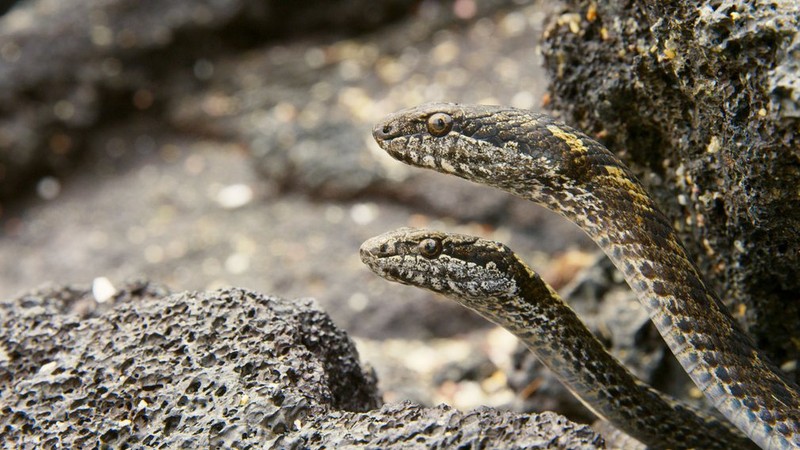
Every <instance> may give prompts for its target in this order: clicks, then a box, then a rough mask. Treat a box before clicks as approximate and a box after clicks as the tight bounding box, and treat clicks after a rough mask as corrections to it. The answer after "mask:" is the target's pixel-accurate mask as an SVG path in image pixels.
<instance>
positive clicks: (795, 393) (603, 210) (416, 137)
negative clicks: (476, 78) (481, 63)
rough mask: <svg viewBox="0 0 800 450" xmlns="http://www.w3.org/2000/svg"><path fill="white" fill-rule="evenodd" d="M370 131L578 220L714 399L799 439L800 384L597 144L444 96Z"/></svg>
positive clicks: (734, 414)
mask: <svg viewBox="0 0 800 450" xmlns="http://www.w3.org/2000/svg"><path fill="white" fill-rule="evenodd" d="M373 136H374V138H375V140H376V141H377V142H378V144H379V145H380V146H381V147H382V148H383V149H384V150H385V151H387V152H388V153H389V154H390V155H391V156H393V157H394V158H395V159H398V160H400V161H402V162H405V163H407V164H410V165H413V166H419V167H425V168H429V169H434V170H437V171H439V172H443V173H448V174H452V175H456V176H459V177H462V178H466V179H468V180H471V181H475V182H478V183H481V184H485V185H489V186H494V187H497V188H500V189H503V190H506V191H508V192H510V193H512V194H516V195H518V196H521V197H523V198H526V199H528V200H531V201H533V202H536V203H538V204H541V205H543V206H545V207H547V208H549V209H551V210H553V211H555V212H557V213H559V214H561V215H563V216H565V217H566V218H567V219H569V220H571V221H572V222H574V223H576V224H577V225H578V226H580V227H581V228H582V229H583V230H584V231H585V232H586V233H587V234H588V235H589V236H590V237H591V238H592V239H593V240H594V241H595V242H596V243H597V244H598V245H599V246H600V248H602V249H603V251H604V252H605V253H606V254H607V255H608V256H609V258H610V259H611V261H612V262H613V263H614V264H615V265H616V266H617V268H619V269H620V271H621V272H622V274H623V275H624V276H625V279H626V280H627V282H628V284H629V285H630V286H631V288H632V289H633V290H634V291H635V292H636V294H637V297H638V298H639V300H640V301H641V303H642V304H643V306H644V307H645V308H646V310H647V311H648V313H649V315H650V318H651V319H652V321H653V322H654V323H655V325H656V328H657V329H658V330H659V332H660V333H661V335H662V336H663V338H664V340H665V342H666V343H667V345H668V346H669V348H670V350H671V351H672V352H673V353H674V354H675V356H676V357H677V359H678V361H679V363H680V364H681V365H682V366H683V368H684V370H686V372H687V373H688V374H689V376H690V377H691V379H692V380H693V381H694V383H695V384H696V385H697V386H698V388H699V389H700V390H701V391H702V392H703V393H704V394H705V396H706V397H707V398H708V399H709V400H710V401H711V402H712V404H713V405H714V406H715V407H716V408H717V409H718V410H719V411H720V412H721V413H722V414H723V415H724V416H725V417H727V418H728V420H730V421H731V422H732V423H733V424H735V425H736V426H737V427H738V428H739V429H740V430H742V432H744V433H745V434H746V435H747V436H748V437H750V439H752V440H753V441H754V442H755V443H757V444H758V445H759V446H760V447H762V448H769V449H784V448H800V389H798V387H797V385H795V384H794V383H793V382H791V381H790V380H788V378H786V377H785V376H783V375H782V374H781V372H780V370H779V369H778V368H777V367H776V366H775V365H774V364H772V363H771V362H770V361H769V360H768V359H767V358H766V357H765V356H763V355H762V354H761V353H760V352H759V350H758V349H757V347H756V346H755V344H754V342H753V341H752V339H751V338H750V337H749V336H748V335H747V334H746V333H745V332H744V331H743V330H742V329H741V328H740V326H739V324H738V323H737V322H736V320H735V319H734V318H733V317H732V316H731V314H730V312H728V310H727V309H726V308H725V306H724V305H723V304H722V302H721V301H720V299H719V297H718V296H717V295H716V294H715V293H714V292H713V291H712V290H711V289H709V288H708V287H707V286H706V284H705V282H704V281H703V278H702V276H701V275H700V273H699V271H698V269H697V268H696V266H695V265H694V263H692V261H691V260H690V259H689V257H688V255H687V252H686V250H685V248H684V247H683V244H682V243H681V242H680V240H679V239H678V237H677V235H676V233H675V231H674V230H673V229H672V226H671V224H670V222H669V220H668V219H667V217H666V216H665V215H664V214H663V213H662V212H661V211H660V210H659V209H658V208H657V207H656V205H655V203H654V202H653V200H652V199H651V198H650V196H649V195H648V194H647V192H646V191H645V189H644V188H643V187H642V185H641V184H640V183H639V182H638V181H637V180H636V178H635V177H634V176H633V174H632V173H631V172H630V170H629V169H628V168H627V167H626V166H625V165H624V164H623V163H622V162H621V161H620V160H619V159H618V158H617V157H615V156H614V155H613V154H612V153H611V152H609V151H608V150H607V149H606V148H605V147H603V146H602V145H601V144H600V143H598V142H597V141H595V140H593V139H591V138H589V137H588V136H586V135H585V134H583V133H581V132H580V131H578V130H575V129H573V128H571V127H568V126H567V125H564V124H563V123H560V122H558V121H556V120H555V119H553V118H551V117H548V116H546V115H543V114H536V113H532V112H530V111H526V110H519V109H515V108H509V107H499V106H482V105H455V104H445V103H435V104H427V105H422V106H419V107H415V108H410V109H406V110H403V111H400V112H397V113H394V114H392V115H390V116H388V117H386V118H385V119H384V120H382V121H381V122H380V123H378V124H377V125H376V126H375V128H374V129H373ZM632 420H636V418H632Z"/></svg>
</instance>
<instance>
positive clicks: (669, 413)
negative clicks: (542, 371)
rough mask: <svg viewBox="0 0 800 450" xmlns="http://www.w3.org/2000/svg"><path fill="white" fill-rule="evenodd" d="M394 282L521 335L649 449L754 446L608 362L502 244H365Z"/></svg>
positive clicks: (438, 239) (444, 237)
mask: <svg viewBox="0 0 800 450" xmlns="http://www.w3.org/2000/svg"><path fill="white" fill-rule="evenodd" d="M360 253H361V260H362V261H363V262H364V264H366V265H367V266H368V267H369V268H370V269H372V271H374V272H375V273H376V274H378V275H380V276H382V277H383V278H386V279H388V280H391V281H397V282H400V283H403V284H408V285H413V286H417V287H422V288H425V289H428V290H431V291H434V292H438V293H440V294H444V295H445V296H447V297H450V298H452V299H454V300H455V301H457V302H458V303H460V304H462V305H463V306H466V307H467V308H470V309H472V310H474V311H476V312H478V313H479V314H481V315H482V316H484V317H485V318H487V319H489V320H490V321H492V322H494V323H496V324H498V325H500V326H502V327H504V328H506V329H507V330H509V331H510V332H511V333H513V334H514V335H515V336H517V337H518V338H519V339H520V340H521V341H522V342H523V343H524V344H525V345H526V346H527V347H528V348H529V349H530V350H531V351H532V352H533V353H534V354H536V355H537V357H538V358H539V359H540V360H541V361H542V362H543V363H544V364H545V365H546V366H547V367H548V368H550V369H551V370H552V371H553V372H554V373H555V374H556V375H557V376H558V378H559V379H560V380H561V381H562V382H563V383H564V384H565V385H566V386H568V387H569V388H570V390H571V391H572V392H573V393H575V394H576V395H577V396H578V397H579V398H581V399H582V401H583V402H584V403H585V404H587V406H589V408H590V409H591V410H592V411H593V412H595V414H596V415H598V416H599V417H601V418H602V419H605V420H607V421H609V422H611V423H613V424H614V425H615V426H616V427H617V428H619V429H621V430H623V431H625V432H626V433H627V434H629V435H630V436H632V437H634V438H636V439H637V440H639V441H640V442H642V443H644V444H646V445H647V446H648V448H702V449H734V448H735V449H739V448H753V447H754V445H753V443H752V442H750V441H749V440H748V439H747V438H745V437H744V435H742V434H740V433H739V432H738V430H736V428H734V427H733V426H731V425H730V424H728V423H726V422H720V421H719V420H717V419H715V418H712V417H710V416H707V415H704V414H702V413H699V412H697V411H695V410H694V409H692V408H691V407H688V406H686V405H684V404H681V403H679V402H677V401H675V400H673V399H671V398H669V397H667V396H665V395H664V394H661V393H660V392H658V391H656V390H654V389H652V388H651V387H649V386H648V385H646V384H644V383H643V382H641V381H640V380H639V379H638V378H636V377H635V376H634V375H633V374H631V373H630V372H629V371H628V370H627V369H626V368H625V367H624V366H623V365H622V364H621V363H619V362H618V361H617V360H616V359H614V357H613V356H611V355H610V354H609V353H608V352H607V351H606V350H605V348H604V347H603V344H601V343H600V341H599V340H597V338H595V337H594V335H593V334H592V333H591V331H589V329H588V328H586V326H585V325H584V324H583V322H582V321H581V320H580V319H579V318H578V316H577V315H576V314H575V312H574V311H573V310H572V309H571V308H570V307H569V306H567V305H566V304H565V303H564V302H563V301H562V300H561V298H560V297H559V296H558V294H557V293H556V292H555V291H554V290H553V289H552V288H550V286H549V285H547V284H546V283H545V282H544V281H542V279H541V278H540V277H539V275H537V274H536V273H535V272H533V271H532V270H531V269H530V268H528V266H527V265H525V263H524V262H522V260H520V259H519V258H518V257H517V256H516V255H515V254H514V253H513V252H512V251H511V250H510V249H509V248H508V247H506V246H505V245H503V244H501V243H498V242H493V241H489V240H486V239H480V238H477V237H473V236H466V235H460V234H446V233H442V232H437V231H429V230H420V229H411V228H401V229H399V230H396V231H391V232H388V233H384V234H382V235H380V236H376V237H374V238H372V239H369V240H368V241H366V242H364V244H363V245H362V246H361V252H360Z"/></svg>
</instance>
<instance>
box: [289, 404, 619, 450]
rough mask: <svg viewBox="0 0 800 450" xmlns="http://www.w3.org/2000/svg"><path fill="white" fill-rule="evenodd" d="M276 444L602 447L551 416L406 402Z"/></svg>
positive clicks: (332, 421)
mask: <svg viewBox="0 0 800 450" xmlns="http://www.w3.org/2000/svg"><path fill="white" fill-rule="evenodd" d="M277 444H280V445H281V446H282V447H289V446H290V445H297V446H299V447H301V448H331V447H332V446H336V447H341V446H344V448H398V449H410V448H414V449H450V448H504V449H545V448H546V449H551V448H555V449H597V448H605V445H604V441H603V439H602V438H601V437H600V436H599V435H598V434H597V433H596V432H595V431H594V430H592V429H591V427H589V426H587V425H576V424H574V423H572V422H569V421H568V420H566V419H565V418H564V417H562V416H559V415H557V414H554V413H549V412H546V413H542V414H531V415H528V414H518V413H513V412H509V411H498V410H495V409H492V408H485V407H481V408H478V409H475V410H473V411H470V412H467V413H463V412H459V411H457V410H454V409H453V408H450V407H449V406H446V405H440V406H437V407H435V408H423V407H420V406H417V405H414V404H411V403H408V402H402V403H399V404H389V405H384V406H383V407H382V408H381V409H379V410H375V411H370V412H368V413H348V412H344V413H343V412H335V413H332V414H331V415H330V416H329V417H325V418H322V419H321V420H318V421H314V422H312V424H311V425H310V426H309V427H308V430H306V431H301V432H299V433H297V435H295V436H291V439H289V438H287V439H285V440H281V441H278V442H277Z"/></svg>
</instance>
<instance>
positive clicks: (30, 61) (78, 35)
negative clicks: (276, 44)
mask: <svg viewBox="0 0 800 450" xmlns="http://www.w3.org/2000/svg"><path fill="white" fill-rule="evenodd" d="M412 3H413V2H412V1H410V0H391V1H387V2H380V3H374V2H369V1H367V0H355V1H353V0H336V1H320V0H317V1H309V2H303V3H302V4H296V5H295V4H292V5H291V6H288V5H287V4H285V2H281V1H268V2H262V1H254V0H223V1H217V0H201V1H190V0H176V1H170V2H158V1H149V2H142V1H137V0H110V1H106V0H87V1H82V2H78V3H68V2H61V1H58V0H29V1H27V2H20V4H18V5H16V7H15V8H14V9H13V10H11V11H9V12H8V13H7V14H5V15H3V16H2V17H0V199H2V198H4V197H9V196H12V195H14V194H15V193H16V192H17V188H18V187H19V186H20V185H21V184H22V183H25V182H28V181H30V180H29V179H30V178H31V177H32V176H34V175H38V174H41V173H48V172H55V173H64V172H65V171H66V169H67V168H69V167H72V166H73V165H74V164H75V160H76V159H78V158H77V156H78V154H80V153H81V151H82V149H83V146H84V145H83V144H84V141H85V138H86V136H87V134H89V133H90V131H91V130H92V129H93V128H94V127H97V126H100V125H101V124H103V123H107V122H109V121H114V120H120V119H123V118H125V117H126V116H129V115H131V114H136V113H138V114H142V113H145V114H154V115H159V105H160V103H162V102H163V101H164V99H165V98H169V96H170V95H171V93H168V92H164V91H163V90H162V89H161V87H160V86H161V79H162V78H163V77H164V74H171V73H175V72H178V73H181V74H182V75H183V76H184V78H183V79H184V83H188V84H192V83H197V82H202V80H204V79H206V78H207V77H208V76H209V75H208V73H209V71H211V72H213V64H212V63H211V62H210V61H212V60H214V59H215V58H216V57H218V56H219V55H229V54H231V53H233V52H236V51H241V49H242V48H246V47H248V46H252V45H255V44H256V43H261V42H264V41H266V40H269V39H274V38H277V37H285V36H287V35H292V34H296V35H302V34H303V33H304V32H309V31H310V30H313V31H314V32H319V31H321V30H328V31H329V32H332V31H339V32H341V31H347V32H350V33H352V32H354V31H363V30H367V29H371V28H374V27H376V26H377V25H379V24H382V23H384V22H386V21H388V20H391V19H396V18H397V17H399V16H402V15H403V14H405V13H406V12H407V11H409V8H411V6H412ZM0 7H2V5H1V4H0Z"/></svg>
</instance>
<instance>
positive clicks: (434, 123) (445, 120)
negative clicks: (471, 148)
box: [428, 113, 453, 137]
mask: <svg viewBox="0 0 800 450" xmlns="http://www.w3.org/2000/svg"><path fill="white" fill-rule="evenodd" d="M452 129H453V118H452V117H450V115H449V114H445V113H436V114H434V115H432V116H430V117H428V133H430V134H432V135H434V136H436V137H440V136H444V135H445V134H447V133H449V132H450V130H452Z"/></svg>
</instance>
